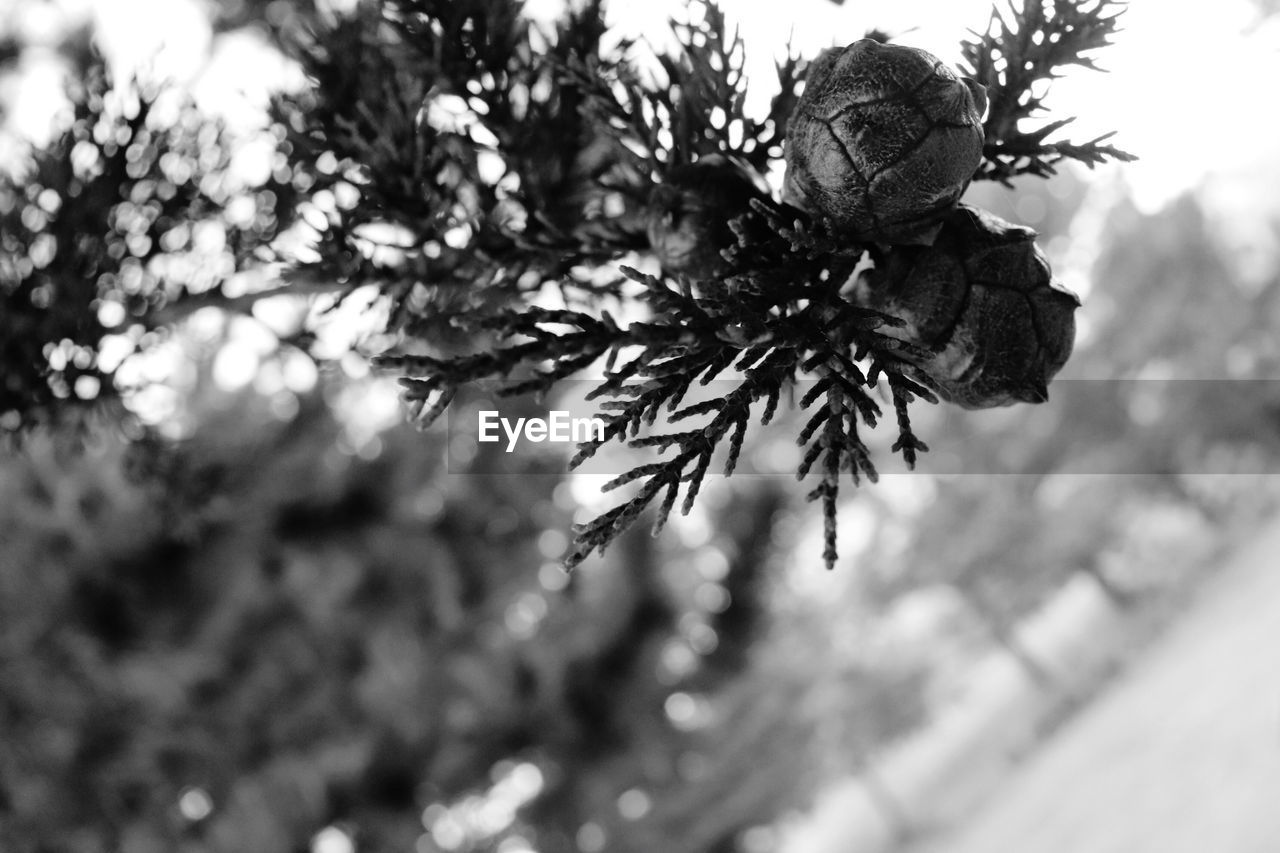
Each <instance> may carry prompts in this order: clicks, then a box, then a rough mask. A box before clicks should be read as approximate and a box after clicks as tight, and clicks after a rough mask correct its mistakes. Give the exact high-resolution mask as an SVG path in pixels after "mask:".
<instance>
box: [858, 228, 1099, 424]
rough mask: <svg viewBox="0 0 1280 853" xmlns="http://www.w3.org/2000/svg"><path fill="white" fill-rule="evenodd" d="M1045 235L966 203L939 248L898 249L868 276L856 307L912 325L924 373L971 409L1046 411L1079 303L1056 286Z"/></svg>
mask: <svg viewBox="0 0 1280 853" xmlns="http://www.w3.org/2000/svg"><path fill="white" fill-rule="evenodd" d="M1035 236H1036V233H1035V232H1034V231H1032V230H1031V229H1030V228H1024V227H1022V226H1019V225H1012V224H1010V223H1008V222H1005V221H1004V220H1002V219H1000V218H999V217H997V216H993V215H992V214H990V213H987V212H986V211H983V210H978V209H977V208H973V207H969V206H967V205H960V206H959V207H957V208H956V209H955V210H954V211H953V212H952V213H951V214H950V215H948V216H947V217H946V219H945V220H944V221H943V223H942V229H941V231H940V232H939V234H938V237H937V240H936V241H935V242H934V244H933V245H932V246H903V247H898V248H894V249H891V250H890V251H889V252H888V254H887V256H886V258H885V259H884V260H883V261H882V262H880V263H879V264H877V266H876V268H875V269H873V270H868V271H866V272H864V273H862V275H861V276H860V278H859V282H858V287H857V292H856V299H857V301H858V302H860V303H861V304H863V305H865V306H866V307H868V308H873V309H875V310H877V311H881V312H883V313H885V314H888V315H890V316H893V317H898V318H899V319H902V320H905V321H906V325H905V326H897V327H894V326H885V327H883V329H882V331H883V332H884V333H885V334H887V335H892V336H894V337H897V338H900V339H902V340H905V341H908V342H910V343H913V344H916V345H917V346H920V347H924V348H925V349H927V350H929V351H930V352H931V353H932V356H931V357H929V358H926V359H921V360H919V361H917V364H918V366H919V367H920V368H921V370H923V371H924V372H925V373H926V374H927V375H928V376H929V377H930V378H932V379H933V380H934V381H935V382H936V383H937V385H938V390H939V391H940V393H941V394H942V396H943V397H944V398H945V399H947V400H949V401H951V402H953V403H956V404H958V405H961V406H963V407H965V408H966V409H985V408H991V407H994V406H1006V405H1009V404H1011V403H1014V402H1017V401H1022V402H1027V403H1042V402H1044V401H1045V400H1047V399H1048V398H1049V391H1048V383H1049V380H1050V379H1052V378H1053V376H1054V374H1056V373H1057V372H1058V371H1059V370H1061V369H1062V366H1063V365H1064V364H1066V362H1067V358H1068V357H1069V356H1070V355H1071V346H1072V343H1073V342H1074V338H1075V318H1074V316H1073V315H1074V312H1075V310H1076V308H1078V307H1079V306H1080V300H1079V299H1078V298H1077V297H1076V295H1075V294H1074V293H1072V292H1071V291H1069V290H1067V289H1066V288H1064V287H1062V286H1061V285H1060V284H1058V283H1057V282H1055V281H1053V279H1052V277H1051V272H1050V269H1049V262H1048V261H1047V260H1046V259H1045V257H1044V254H1043V253H1042V252H1041V251H1040V250H1039V249H1038V248H1037V247H1036V245H1035Z"/></svg>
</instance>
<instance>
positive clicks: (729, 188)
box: [646, 154, 766, 280]
mask: <svg viewBox="0 0 1280 853" xmlns="http://www.w3.org/2000/svg"><path fill="white" fill-rule="evenodd" d="M762 184H763V179H762V178H760V177H759V176H758V175H757V174H756V173H755V172H754V171H752V170H751V169H750V167H748V166H746V165H743V164H740V163H738V162H736V161H734V160H731V159H729V158H728V157H725V156H723V155H720V154H710V155H707V156H705V157H703V158H702V159H700V160H698V161H697V162H696V163H693V164H690V165H687V166H677V167H675V168H674V169H672V170H671V171H670V172H668V173H667V175H666V178H665V180H664V181H663V182H662V183H661V184H659V185H658V186H656V187H654V188H653V191H652V192H651V193H650V195H649V206H648V212H647V216H646V224H647V230H648V234H649V245H650V246H651V247H652V248H653V252H654V254H655V255H657V257H658V262H659V263H661V264H662V269H663V270H664V271H666V272H667V273H668V274H669V275H685V276H688V277H689V278H691V279H695V280H700V279H712V278H721V277H723V276H725V275H728V274H729V273H730V272H731V271H732V268H733V265H732V264H731V263H730V262H729V260H728V259H727V258H726V257H725V256H724V254H723V251H724V250H725V249H728V248H730V247H731V246H736V245H737V243H738V240H737V237H736V236H735V235H734V233H733V230H732V229H731V228H730V227H729V221H730V220H731V219H734V218H736V217H739V216H743V215H745V214H747V213H749V212H750V211H751V207H750V204H751V200H752V199H753V198H760V199H764V198H766V194H765V192H764V190H763V189H762V188H761V187H762Z"/></svg>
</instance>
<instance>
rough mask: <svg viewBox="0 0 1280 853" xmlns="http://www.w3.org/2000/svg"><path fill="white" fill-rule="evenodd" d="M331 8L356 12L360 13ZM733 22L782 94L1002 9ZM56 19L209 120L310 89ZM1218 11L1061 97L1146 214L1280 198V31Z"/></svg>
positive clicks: (1141, 23)
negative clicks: (785, 66) (1205, 189)
mask: <svg viewBox="0 0 1280 853" xmlns="http://www.w3.org/2000/svg"><path fill="white" fill-rule="evenodd" d="M8 2H14V0H8ZM3 5H4V3H3V2H0V6H3ZM331 5H338V6H345V5H349V0H334V2H332V3H331ZM685 5H686V4H685V3H684V2H683V0H647V2H643V3H636V2H615V3H614V4H613V6H612V7H611V10H610V17H611V19H612V22H613V23H614V24H615V26H616V27H617V28H618V29H619V30H620V31H622V32H627V33H636V34H643V35H645V36H646V37H648V38H649V39H651V40H653V41H655V42H658V43H661V41H662V40H663V39H664V38H665V37H666V33H667V32H668V31H667V29H666V25H665V22H666V18H667V17H668V16H669V15H672V14H676V15H680V14H682V13H683V9H684V7H685ZM722 6H723V8H725V10H726V12H727V13H728V14H729V15H730V16H731V18H732V19H734V20H736V21H737V22H738V24H739V25H740V26H741V28H742V32H743V35H744V38H745V39H746V42H747V46H748V51H749V55H748V60H749V62H750V63H751V71H752V75H751V76H752V77H754V78H755V79H761V80H763V81H769V80H770V78H771V75H772V62H773V59H774V57H775V56H777V55H780V54H781V51H782V49H783V45H784V44H785V42H786V40H787V38H788V35H789V34H792V33H793V34H794V40H795V44H796V45H797V47H798V48H799V49H800V50H801V51H802V52H803V53H804V54H806V55H813V54H814V53H816V51H817V50H819V49H821V48H823V47H827V46H830V45H832V44H843V43H847V42H849V41H852V40H853V39H855V38H857V37H859V36H860V35H861V34H862V33H863V32H864V31H865V30H866V29H867V28H869V27H872V26H876V27H880V28H883V29H886V30H888V31H890V32H891V33H900V34H901V35H900V36H899V41H901V42H903V43H905V44H911V45H915V46H917V47H922V48H925V49H926V50H929V51H931V52H933V53H936V54H937V55H939V56H941V57H942V58H944V59H947V60H950V61H955V60H957V59H958V52H957V44H958V42H959V40H960V39H961V38H963V37H964V36H965V34H966V31H967V29H968V28H970V27H976V26H981V25H982V24H983V23H984V22H985V20H986V16H987V14H988V11H989V9H990V8H991V5H990V0H849V2H846V3H844V4H842V5H836V4H834V3H831V2H829V1H828V0H789V2H787V3H773V2H765V0H722ZM562 7H563V0H528V2H527V9H528V11H529V12H530V13H531V14H532V15H534V16H535V17H549V16H551V15H554V14H555V13H556V12H557V10H559V9H560V8H562ZM13 8H17V7H16V6H14V7H13ZM28 8H29V9H30V10H31V11H30V12H28V11H27V9H28ZM58 9H65V10H67V11H68V13H69V14H71V16H73V17H75V16H77V15H82V14H84V13H86V12H91V13H92V14H93V15H94V17H95V19H96V20H97V23H98V25H99V27H100V31H101V36H102V39H103V42H104V43H105V45H106V48H107V51H108V54H109V55H111V56H113V57H114V59H115V60H116V62H117V63H118V64H119V65H120V66H128V65H137V64H148V65H150V66H151V68H152V69H154V70H157V71H160V72H161V73H164V74H167V75H172V76H173V77H176V78H178V79H189V80H193V82H194V83H195V86H196V89H197V92H198V93H199V94H200V96H201V99H202V102H203V103H204V104H205V105H206V106H207V107H208V108H211V109H216V110H218V111H220V112H224V113H229V114H230V115H231V117H232V118H234V119H236V120H238V121H239V122H244V123H249V122H252V121H253V120H254V116H255V115H258V114H259V113H257V110H256V109H255V107H256V106H258V105H260V104H261V103H262V100H263V97H264V94H265V87H266V86H267V85H287V84H289V83H291V82H292V83H296V82H297V81H298V75H297V73H296V71H294V70H292V69H290V68H289V67H288V66H287V65H284V64H282V63H281V62H280V61H279V60H278V59H277V58H273V57H272V55H271V54H270V53H269V52H267V51H264V50H262V49H261V47H260V45H259V44H258V43H257V42H256V41H255V40H254V39H252V38H249V37H245V36H232V37H229V38H225V39H222V40H220V41H219V42H217V43H216V44H213V43H211V39H210V34H209V29H208V27H207V25H206V24H205V22H204V19H203V14H202V7H201V4H200V2H199V0H56V2H54V3H50V4H24V6H23V10H24V11H23V21H22V25H23V26H24V27H26V28H28V29H31V30H33V31H35V32H56V29H57V27H58V18H59V14H58V12H57V11H56V10H58ZM1205 10H1206V7H1205V5H1204V4H1203V3H1199V2H1195V0H1132V2H1131V3H1130V4H1129V9H1128V11H1127V12H1126V13H1125V19H1124V20H1125V29H1124V32H1122V33H1121V34H1120V36H1119V37H1118V39H1117V43H1116V45H1115V46H1114V47H1112V48H1110V49H1108V50H1105V51H1104V52H1103V53H1102V55H1101V64H1102V65H1103V66H1104V67H1106V68H1108V69H1110V73H1109V74H1096V73H1091V72H1088V71H1084V70H1080V71H1076V72H1073V73H1069V75H1068V77H1066V78H1064V79H1062V80H1060V81H1058V82H1057V83H1056V84H1055V87H1054V91H1053V94H1052V96H1051V100H1050V103H1051V105H1054V106H1055V109H1056V111H1057V112H1058V114H1060V115H1072V114H1074V115H1078V116H1079V120H1078V122H1077V127H1076V128H1075V131H1074V134H1075V136H1077V137H1078V138H1088V137H1089V136H1090V135H1092V134H1096V133H1100V132H1103V131H1106V130H1111V129H1116V130H1119V131H1120V133H1119V134H1118V136H1117V137H1116V140H1115V142H1116V143H1117V144H1119V145H1120V146H1121V147H1124V148H1127V149H1129V150H1131V151H1133V152H1135V153H1137V154H1139V155H1140V156H1141V160H1140V162H1138V163H1136V164H1132V165H1127V166H1125V167H1124V177H1125V180H1126V181H1128V183H1129V184H1130V185H1131V186H1132V187H1133V189H1134V191H1135V194H1136V195H1137V198H1138V202H1139V204H1140V205H1141V206H1142V207H1144V208H1146V209H1153V208H1155V207H1158V206H1159V205H1161V204H1162V203H1164V202H1165V201H1167V200H1168V199H1170V198H1172V197H1173V196H1175V195H1177V194H1178V193H1180V192H1182V191H1183V190H1185V189H1187V188H1190V187H1192V186H1195V185H1197V184H1199V183H1201V182H1202V181H1203V180H1204V179H1205V178H1208V179H1210V181H1211V182H1212V183H1213V186H1212V187H1211V188H1210V194H1211V195H1216V196H1217V197H1218V198H1219V200H1220V201H1221V202H1222V203H1224V204H1229V205H1235V204H1239V203H1241V199H1240V198H1239V196H1242V195H1243V196H1246V197H1252V196H1258V195H1259V190H1261V189H1262V188H1263V187H1264V186H1275V185H1277V183H1280V157H1277V154H1278V153H1280V151H1278V150H1277V145H1276V143H1275V141H1274V134H1275V133H1276V131H1277V130H1280V126H1278V125H1280V122H1278V121H1277V119H1276V118H1275V117H1274V116H1275V114H1274V111H1273V110H1271V109H1268V108H1265V107H1264V106H1263V105H1262V104H1261V102H1260V98H1259V95H1260V93H1261V92H1262V91H1263V81H1267V82H1269V81H1274V80H1277V79H1280V22H1271V23H1269V24H1266V25H1264V26H1261V27H1259V26H1257V25H1258V14H1257V12H1256V10H1255V6H1254V4H1253V3H1251V2H1249V0H1219V2H1217V3H1215V4H1214V5H1213V13H1212V15H1209V14H1207V13H1206V11H1205ZM0 17H3V14H2V13H0ZM211 47H212V52H210V49H211ZM26 70H27V71H28V72H29V73H28V74H27V75H26V76H25V77H24V79H23V82H22V84H21V88H20V90H19V93H18V104H17V105H16V108H15V111H14V112H15V121H16V122H17V123H18V125H19V127H21V128H22V130H23V131H24V132H25V133H26V134H28V135H31V136H35V137H39V136H41V135H42V133H41V131H42V129H43V127H45V126H46V125H47V121H48V117H49V111H50V108H51V105H52V104H56V103H57V98H56V97H51V96H52V95H55V94H56V90H57V85H58V81H57V76H56V74H53V73H51V72H50V70H49V67H48V65H46V64H45V63H42V62H40V61H38V60H37V61H34V62H31V63H30V64H29V66H28V67H27V69H26ZM758 91H759V92H760V100H761V102H764V101H767V99H768V97H769V96H770V95H771V94H772V90H771V88H770V87H769V85H768V83H767V82H766V83H765V84H764V85H762V86H761V87H760V88H759V90H758ZM1263 178H1270V180H1265V181H1264V180H1262V179H1263Z"/></svg>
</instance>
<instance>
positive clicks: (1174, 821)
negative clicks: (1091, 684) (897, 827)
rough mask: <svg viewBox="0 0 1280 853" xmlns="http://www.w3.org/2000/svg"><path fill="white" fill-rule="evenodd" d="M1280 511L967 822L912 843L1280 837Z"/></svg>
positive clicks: (1183, 848)
mask: <svg viewBox="0 0 1280 853" xmlns="http://www.w3.org/2000/svg"><path fill="white" fill-rule="evenodd" d="M1278 568H1280V519H1278V520H1276V521H1274V522H1272V523H1271V524H1270V525H1269V526H1268V527H1267V528H1266V529H1265V530H1264V531H1263V532H1262V533H1260V534H1259V535H1258V537H1257V538H1256V539H1254V540H1253V541H1251V542H1248V543H1247V544H1245V545H1244V546H1243V547H1241V548H1240V549H1239V550H1237V551H1236V552H1235V553H1234V554H1233V555H1231V556H1230V557H1228V558H1226V560H1225V562H1224V564H1223V565H1222V566H1221V567H1220V569H1219V570H1218V571H1217V572H1216V573H1215V574H1214V575H1213V576H1212V577H1211V578H1210V579H1209V580H1207V581H1206V582H1205V583H1204V585H1203V587H1202V588H1201V589H1200V591H1199V593H1198V594H1197V595H1196V598H1195V601H1194V604H1193V605H1192V606H1191V607H1190V609H1188V610H1187V612H1186V613H1185V614H1184V615H1183V616H1182V617H1180V618H1179V619H1178V620H1177V621H1176V622H1175V623H1174V624H1173V625H1172V626H1171V628H1170V629H1169V631H1168V632H1167V633H1166V634H1165V635H1164V636H1162V637H1161V638H1160V639H1158V640H1157V641H1156V642H1155V643H1154V644H1153V645H1152V646H1151V647H1149V648H1148V649H1146V650H1145V651H1143V652H1142V653H1140V654H1139V655H1138V656H1137V657H1136V658H1135V659H1134V660H1133V662H1132V663H1131V664H1130V667H1129V669H1128V671H1127V674H1125V675H1122V676H1121V677H1120V678H1119V679H1118V680H1117V681H1115V682H1114V683H1113V684H1112V686H1111V687H1110V688H1108V689H1107V690H1105V691H1104V692H1103V693H1102V694H1101V695H1100V696H1099V697H1098V698H1097V699H1096V700H1095V701H1093V702H1092V703H1091V704H1090V705H1089V706H1088V707H1087V708H1086V709H1084V710H1083V711H1082V712H1081V713H1080V714H1079V715H1078V716H1077V717H1075V718H1074V719H1073V720H1072V721H1070V722H1068V723H1067V724H1066V725H1064V726H1063V727H1062V728H1061V729H1060V730H1059V731H1058V732H1057V733H1056V734H1055V735H1054V736H1052V737H1051V738H1050V739H1049V740H1048V741H1047V742H1046V743H1045V744H1044V746H1043V747H1042V748H1041V749H1040V750H1038V751H1037V752H1036V753H1035V754H1034V755H1032V756H1031V757H1030V758H1029V759H1028V760H1027V761H1026V762H1025V763H1024V764H1023V765H1022V766H1021V767H1020V768H1019V769H1017V770H1015V771H1014V772H1013V773H1012V775H1010V776H1009V778H1008V780H1007V781H1006V782H1005V783H1004V784H1003V785H1002V786H1000V788H998V789H997V790H996V791H995V792H994V794H993V795H992V796H991V797H989V798H988V799H987V801H986V803H985V805H984V806H983V808H981V809H980V810H979V811H977V812H976V813H975V816H974V817H973V819H972V820H970V821H969V822H968V824H967V825H966V826H963V827H960V828H959V829H958V830H956V831H954V832H949V833H944V834H941V835H937V836H934V837H933V838H930V839H927V840H925V841H922V842H918V843H917V844H915V845H913V846H911V847H910V850H911V851H912V853H941V851H946V853H992V851H1009V850H1020V851H1027V853H1147V851H1150V853H1207V851H1213V853H1272V851H1275V850H1277V849H1280V840H1278V839H1280V808H1278V807H1277V806H1276V804H1277V803H1280V571H1277V569H1278Z"/></svg>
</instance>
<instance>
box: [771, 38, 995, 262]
mask: <svg viewBox="0 0 1280 853" xmlns="http://www.w3.org/2000/svg"><path fill="white" fill-rule="evenodd" d="M986 107H987V94H986V88H985V87H984V86H982V85H981V84H980V83H977V82H975V81H973V80H970V79H968V78H963V77H959V76H958V75H956V74H955V73H954V72H953V71H951V69H949V68H947V66H946V65H944V64H943V63H942V61H941V60H939V59H938V58H937V57H935V56H932V55H931V54H928V53H926V52H925V51H923V50H919V49H917V48H913V47H903V46H901V45H892V44H881V43H879V42H877V41H874V40H872V39H862V40H860V41H856V42H854V43H853V44H851V45H849V46H848V47H845V48H842V49H836V48H832V49H829V50H825V51H823V52H822V53H821V54H819V56H818V58H817V59H816V60H814V62H813V64H812V65H811V66H810V68H809V73H808V77H807V78H806V83H805V89H804V93H803V94H802V95H801V96H800V102H799V103H798V104H797V105H796V109H795V113H794V114H793V115H792V117H791V121H790V123H789V124H788V127H787V142H786V161H787V177H786V187H785V190H784V192H783V200H784V201H786V202H789V203H791V204H794V205H796V206H797V207H799V208H801V209H804V210H807V211H809V212H810V213H815V214H820V215H822V216H826V217H828V218H829V219H831V220H833V221H834V222H835V223H836V225H837V226H839V227H840V228H842V229H845V230H847V231H849V232H851V233H850V236H851V237H852V238H853V239H855V240H857V241H859V242H876V243H890V244H896V243H924V244H928V243H930V242H932V240H933V238H934V236H935V235H936V234H937V231H938V221H939V220H940V219H941V218H942V217H943V216H944V215H946V213H947V211H949V210H950V209H951V208H952V207H953V206H954V205H955V203H956V201H957V200H958V199H959V198H960V194H961V193H963V192H964V189H965V187H966V186H968V183H969V179H970V178H971V177H972V176H973V173H974V171H975V170H976V169H977V168H978V164H979V163H980V162H981V160H982V144H983V133H982V113H983V111H984V110H985V109H986Z"/></svg>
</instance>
